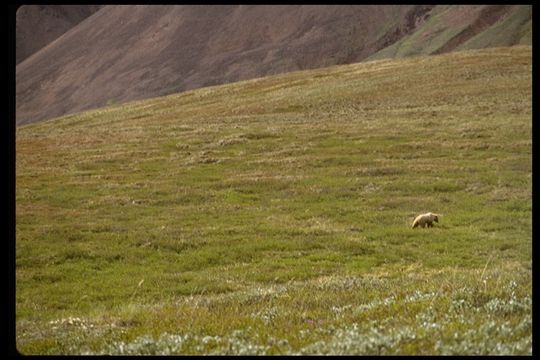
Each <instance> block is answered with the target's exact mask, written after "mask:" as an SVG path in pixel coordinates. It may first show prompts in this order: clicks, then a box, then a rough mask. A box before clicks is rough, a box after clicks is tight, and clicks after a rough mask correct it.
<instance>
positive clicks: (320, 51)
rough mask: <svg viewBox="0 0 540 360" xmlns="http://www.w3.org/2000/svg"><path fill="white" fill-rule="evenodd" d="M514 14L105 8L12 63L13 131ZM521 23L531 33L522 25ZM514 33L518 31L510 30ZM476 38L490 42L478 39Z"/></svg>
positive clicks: (456, 41)
mask: <svg viewBox="0 0 540 360" xmlns="http://www.w3.org/2000/svg"><path fill="white" fill-rule="evenodd" d="M513 9H515V7H514V6H506V7H505V6H503V7H500V6H472V7H471V6H469V7H468V6H450V7H441V6H437V7H433V6H426V5H422V6H411V5H405V6H393V5H385V6H379V5H362V6H297V5H295V6H243V5H241V6H107V7H105V8H103V9H102V10H101V11H99V12H97V13H95V14H94V15H93V16H91V17H89V18H87V19H86V20H85V21H84V22H82V23H81V24H79V25H78V26H76V27H74V28H72V29H71V30H70V31H68V32H67V33H65V34H64V35H63V36H62V37H61V38H60V39H58V40H57V41H55V42H54V43H51V44H49V46H46V47H45V48H44V49H42V50H41V51H39V52H38V53H37V54H35V56H32V58H30V59H27V61H24V62H22V63H21V64H19V65H18V66H17V70H16V86H17V107H16V117H17V119H16V121H17V124H18V125H21V124H26V123H29V122H33V121H38V120H43V119H47V118H50V117H54V116H59V115H63V114H69V113H73V112H77V111H81V110H85V109H89V108H97V107H101V106H104V105H105V104H108V103H114V102H124V101H128V100H135V99H142V98H149V97H154V96H160V95H164V94H170V93H175V92H180V91H185V90H189V89H194V88H199V87H203V86H208V85H214V84H221V83H228V82H233V81H238V80H243V79H248V78H256V77H260V76H265V75H269V74H276V73H283V72H288V71H295V70H301V69H311V68H318V67H324V66H330V65H335V64H345V63H353V62H358V61H361V60H363V59H366V58H369V56H371V55H373V54H381V52H382V54H383V55H385V54H387V55H390V56H402V53H404V54H405V55H410V54H416V53H432V52H436V51H439V52H440V51H443V50H444V51H446V50H452V49H455V48H457V47H459V46H460V45H461V43H460V41H462V40H463V41H469V40H470V41H473V38H470V36H473V35H474V36H479V35H481V34H476V32H475V31H473V32H471V33H470V36H465V37H463V36H462V37H459V36H458V37H456V36H454V35H458V34H459V33H460V32H463V31H466V29H469V28H471V27H475V26H476V27H478V25H475V24H478V22H479V21H480V20H479V19H481V18H482V17H483V16H484V15H485V14H490V16H491V17H490V21H489V23H488V26H487V27H486V26H483V25H482V26H480V28H481V30H482V31H487V30H489V29H490V26H496V25H497V24H498V23H497V21H499V20H501V19H503V18H505V16H507V14H508V13H510V12H512V11H513ZM433 19H435V20H433ZM439 19H443V20H444V21H443V20H439ZM434 21H435V22H437V23H438V22H441V23H444V29H443V30H444V31H443V34H444V36H440V35H438V36H435V39H434V41H430V42H425V45H423V44H424V42H422V41H420V42H419V43H418V42H416V43H415V45H414V46H413V48H414V50H413V51H405V52H402V51H401V50H399V49H398V50H399V51H394V52H393V53H388V52H386V53H385V48H388V47H389V48H390V49H392V46H394V45H392V44H395V43H396V42H399V41H400V40H401V39H403V38H407V39H410V38H415V37H416V38H418V36H420V34H421V33H422V32H420V31H419V29H424V27H425V26H427V25H426V23H433V22H434ZM524 26H529V27H530V22H529V24H528V25H527V24H525V25H524ZM429 29H432V27H430V28H429ZM433 29H434V30H435V31H439V30H440V29H439V28H437V27H435V28H433ZM464 29H465V30H464ZM505 29H506V28H505ZM521 29H522V26H521V25H520V26H518V28H517V29H514V31H521ZM503 30H504V29H503ZM491 34H493V36H498V34H499V32H496V31H493V32H492V33H491ZM435 40H436V41H435ZM407 41H409V40H407ZM516 41H518V40H517V39H516ZM519 41H521V40H519ZM476 42H477V43H478V44H480V45H482V44H488V45H490V44H494V43H493V42H489V41H488V40H486V39H484V40H482V39H480V38H477V40H476ZM512 43H513V42H512V41H510V42H509V44H512ZM418 44H420V45H418ZM433 44H435V45H436V46H435V45H433ZM445 46H446V48H445Z"/></svg>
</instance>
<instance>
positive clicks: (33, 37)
mask: <svg viewBox="0 0 540 360" xmlns="http://www.w3.org/2000/svg"><path fill="white" fill-rule="evenodd" d="M101 7H102V5H23V6H21V7H20V8H18V9H17V15H16V21H17V25H16V61H17V64H19V63H20V62H21V61H23V60H25V59H26V58H27V57H29V56H30V55H32V54H33V53H35V52H36V51H38V50H39V49H41V48H42V47H44V46H46V45H48V44H49V43H50V42H52V41H54V40H55V39H56V38H58V37H59V36H60V35H62V34H63V33H65V32H66V31H68V30H69V29H71V28H72V27H73V26H75V25H77V24H78V23H80V22H81V21H83V20H84V19H86V18H87V17H88V16H90V15H92V14H93V13H95V12H96V11H98V10H99V9H100V8H101Z"/></svg>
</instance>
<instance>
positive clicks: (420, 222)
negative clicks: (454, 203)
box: [412, 212, 440, 229]
mask: <svg viewBox="0 0 540 360" xmlns="http://www.w3.org/2000/svg"><path fill="white" fill-rule="evenodd" d="M439 216H440V215H437V214H434V213H430V212H428V213H425V214H420V215H418V216H417V217H416V218H415V219H414V221H413V223H412V228H413V229H414V228H415V227H417V226H421V227H426V225H427V227H433V222H434V221H435V222H439Z"/></svg>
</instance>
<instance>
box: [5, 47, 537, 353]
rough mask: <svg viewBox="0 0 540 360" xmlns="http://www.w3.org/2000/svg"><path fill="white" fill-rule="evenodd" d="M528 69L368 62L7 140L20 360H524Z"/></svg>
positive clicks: (508, 61)
mask: <svg viewBox="0 0 540 360" xmlns="http://www.w3.org/2000/svg"><path fill="white" fill-rule="evenodd" d="M531 60H532V57H531V48H530V47H512V48H497V49H488V50H477V51H466V52H459V53H451V54H446V55H440V56H430V57H413V58H407V59H402V60H396V61H395V60H379V61H373V62H367V63H359V64H351V65H345V66H337V67H330V68H325V69H319V70H312V71H304V72H295V73H289V74H284V75H278V76H272V77H267V78H262V79H256V80H249V81H244V82H239V83H234V84H228V85H223V86H216V87H209V88H204V89H199V90H196V91H190V92H185V93H181V94H177V95H172V96H167V97H162V98H156V99H151V100H145V101H139V102H131V103H126V104H118V105H114V106H110V107H106V108H102V109H97V110H93V111H89V112H85V113H80V114H73V115H68V116H65V117H62V118H58V119H52V120H49V121H46V122H42V123H37V124H33V125H29V126H22V127H19V128H17V133H16V152H17V153H16V295H15V296H16V307H17V314H16V330H17V331H16V336H17V348H18V350H19V351H21V352H22V353H25V354H82V353H89V354H168V353H171V354H210V353H215V354H321V353H324V354H531V352H532V320H531V287H532V284H531V282H532V281H531V278H532V277H531V261H532V250H531V245H532V244H531V243H532V235H531V228H532V218H531V207H532V199H531V198H532V192H531V191H532V190H531V186H532V185H531V184H532V179H531V160H532V155H531V147H532V146H531V144H532V135H531V130H532V119H531V103H532V94H531V74H532V62H531ZM425 211H432V212H436V213H439V214H441V215H442V216H441V218H440V221H439V223H435V226H434V227H433V228H429V229H427V228H426V229H411V226H410V225H411V223H412V220H413V219H414V217H415V215H417V214H419V213H420V212H425Z"/></svg>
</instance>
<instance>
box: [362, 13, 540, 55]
mask: <svg viewBox="0 0 540 360" xmlns="http://www.w3.org/2000/svg"><path fill="white" fill-rule="evenodd" d="M459 12H461V14H459ZM471 13H474V11H473V10H472V9H466V8H464V9H463V10H461V11H457V10H456V6H455V5H447V6H443V5H441V6H437V7H436V8H435V9H434V10H433V13H432V14H431V17H430V18H429V19H428V20H427V21H426V22H425V23H423V24H422V25H420V26H419V27H418V28H417V29H416V30H415V31H414V32H413V33H412V34H410V35H408V36H405V37H403V38H401V39H400V40H399V41H396V42H395V43H393V44H392V45H390V46H388V47H385V48H383V49H382V50H380V51H378V52H376V53H375V54H373V55H371V56H369V57H367V60H379V59H386V58H403V57H407V56H414V55H421V54H423V55H429V54H435V53H439V52H441V51H442V52H447V51H449V50H450V49H446V50H444V49H445V47H446V46H448V44H449V42H451V40H452V39H453V38H455V37H457V36H459V35H460V34H461V35H462V36H464V34H467V32H470V33H474V32H475V31H479V33H478V34H476V35H475V36H473V37H472V38H470V39H466V40H465V39H463V40H459V41H458V40H455V39H454V41H456V45H457V46H456V48H455V50H472V49H481V48H487V47H503V46H511V45H516V44H520V45H531V44H532V6H530V5H516V6H514V8H513V9H512V10H511V11H510V12H509V13H508V14H505V15H504V16H502V20H499V21H497V22H495V23H494V24H493V25H492V26H488V25H487V22H486V21H487V20H486V19H485V17H487V16H490V15H489V14H487V13H486V14H480V15H477V16H478V19H477V20H476V21H475V22H474V23H475V25H473V20H472V19H471V20H470V21H463V20H462V19H460V17H462V18H467V17H470V16H471ZM460 21H461V24H460ZM475 26H476V27H483V26H485V27H486V28H485V29H481V30H480V29H477V30H474V28H475Z"/></svg>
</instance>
